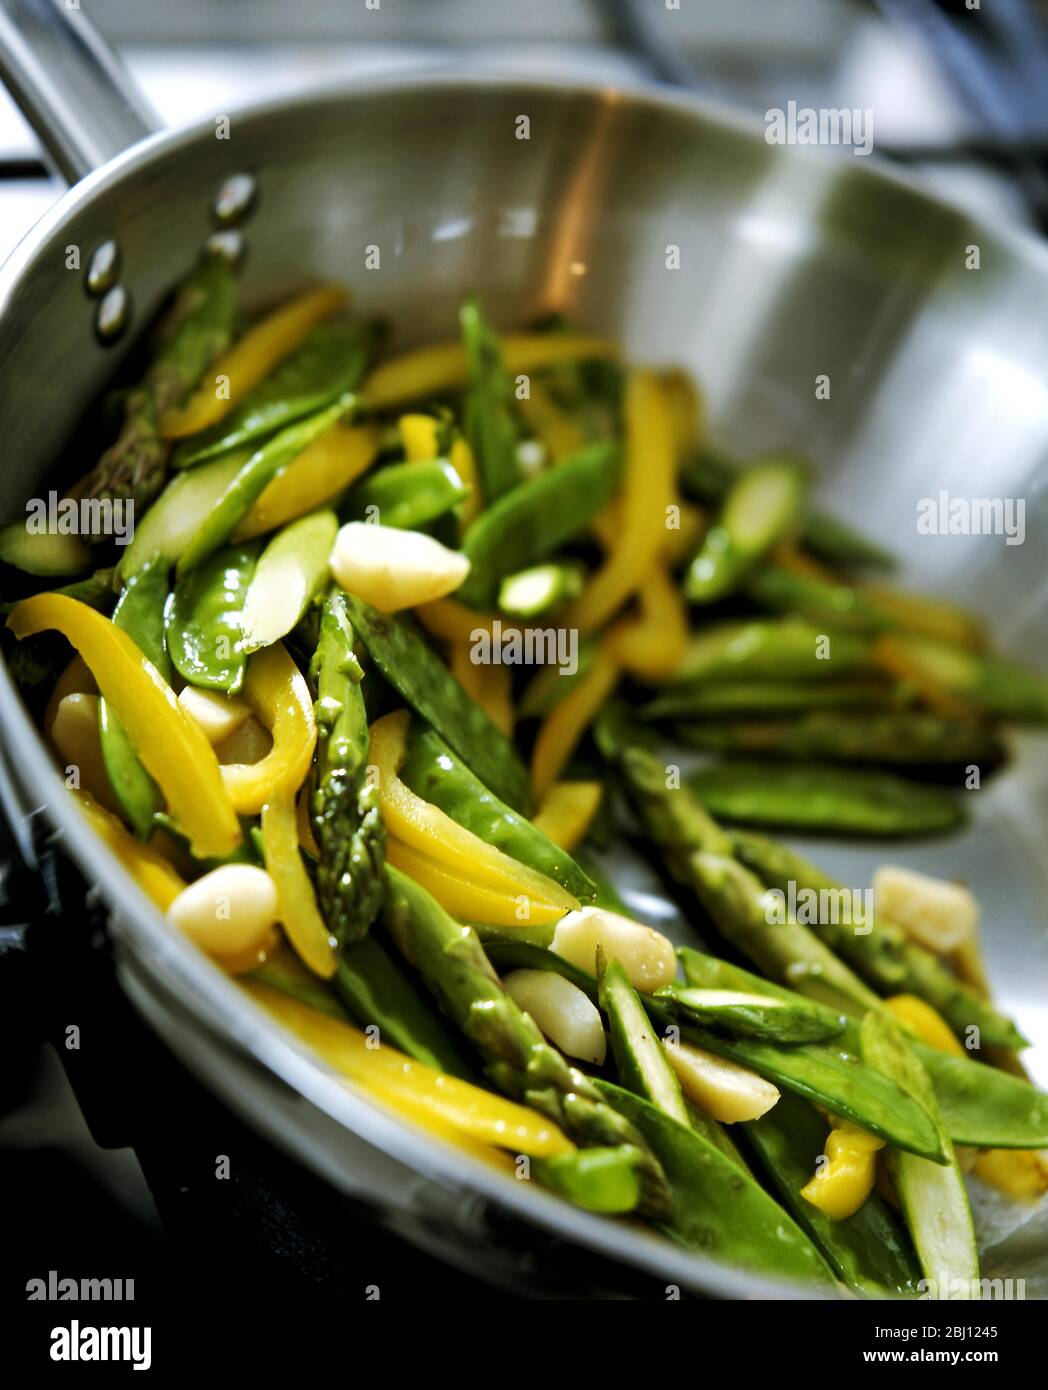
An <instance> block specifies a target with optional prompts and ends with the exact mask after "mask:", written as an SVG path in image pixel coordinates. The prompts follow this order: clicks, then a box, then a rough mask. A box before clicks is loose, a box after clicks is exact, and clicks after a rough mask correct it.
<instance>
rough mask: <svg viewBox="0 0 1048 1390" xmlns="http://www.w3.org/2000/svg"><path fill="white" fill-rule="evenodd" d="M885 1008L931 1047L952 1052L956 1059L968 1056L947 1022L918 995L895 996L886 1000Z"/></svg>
mask: <svg viewBox="0 0 1048 1390" xmlns="http://www.w3.org/2000/svg"><path fill="white" fill-rule="evenodd" d="M884 1007H885V1008H886V1009H887V1010H888V1012H889V1013H890V1014H891V1015H892V1016H893V1017H894V1018H897V1019H898V1020H899V1022H900V1023H902V1024H904V1025H905V1027H907V1028H909V1030H910V1032H911V1033H915V1034H916V1035H917V1037H919V1038H920V1040H921V1042H923V1043H927V1045H928V1046H929V1047H937V1048H938V1049H939V1051H940V1052H952V1053H953V1055H954V1056H955V1057H965V1056H967V1053H966V1052H965V1050H964V1048H963V1047H962V1046H961V1044H960V1043H959V1042H958V1041H957V1039H956V1037H955V1036H954V1033H953V1030H952V1029H951V1028H950V1026H949V1024H948V1023H947V1022H946V1020H945V1019H944V1018H943V1017H942V1016H941V1015H940V1014H939V1013H937V1012H936V1011H935V1009H933V1008H932V1006H931V1005H930V1004H926V1003H925V1002H924V1000H923V999H920V998H918V996H917V995H916V994H893V995H892V997H891V998H890V999H885V1001H884Z"/></svg>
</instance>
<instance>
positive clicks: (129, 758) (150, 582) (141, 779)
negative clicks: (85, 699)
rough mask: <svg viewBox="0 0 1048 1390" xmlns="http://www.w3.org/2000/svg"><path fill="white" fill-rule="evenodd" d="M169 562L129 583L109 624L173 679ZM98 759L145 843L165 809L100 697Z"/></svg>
mask: <svg viewBox="0 0 1048 1390" xmlns="http://www.w3.org/2000/svg"><path fill="white" fill-rule="evenodd" d="M166 599H167V562H166V561H165V560H163V559H161V558H160V557H159V556H158V557H156V558H155V559H153V560H151V561H150V562H149V564H148V565H146V566H145V567H144V568H143V569H140V570H139V571H138V573H137V574H136V575H135V576H134V577H133V578H132V579H131V580H130V581H129V582H128V584H127V585H126V587H125V588H124V591H123V593H122V594H121V595H120V598H119V599H118V600H117V604H116V607H115V608H114V609H113V614H112V618H113V622H114V623H115V624H116V625H117V627H119V628H123V630H124V631H125V632H126V633H127V634H128V636H129V637H132V638H133V639H134V641H135V644H136V646H137V647H138V648H139V650H140V651H141V652H142V654H143V656H145V657H146V658H147V660H149V661H150V662H152V664H153V665H154V666H155V667H156V669H157V670H158V671H159V672H160V674H161V675H162V676H163V678H164V680H166V681H168V682H170V680H171V660H170V658H169V657H168V654H167V646H166V643H165V641H164V603H165V600H166ZM98 727H99V733H100V736H101V740H102V758H103V761H104V762H105V768H106V773H107V775H108V777H109V781H110V783H111V785H112V788H113V792H114V795H115V796H116V799H117V801H118V802H119V805H120V809H121V811H122V812H123V814H124V816H125V818H126V819H127V821H128V823H129V824H130V825H131V827H132V829H133V830H134V831H135V833H136V834H137V835H138V836H140V837H141V838H142V839H143V840H144V839H146V838H147V837H148V835H149V833H150V832H151V830H152V829H153V826H154V819H153V818H154V816H155V815H156V813H157V811H159V810H161V809H162V807H163V805H164V798H163V796H162V795H161V793H160V788H159V787H158V786H157V784H156V783H155V782H154V781H153V779H152V777H150V775H149V773H148V772H147V771H146V770H145V768H144V767H143V766H142V764H141V762H140V761H139V758H138V754H137V753H136V752H135V750H134V746H133V745H132V743H131V740H130V739H129V738H128V736H127V732H126V730H125V729H124V726H123V724H121V722H120V720H119V719H118V718H117V715H116V714H115V712H114V711H113V709H112V708H111V707H110V704H109V701H108V700H106V699H105V698H104V697H103V698H102V699H100V700H99V702H98Z"/></svg>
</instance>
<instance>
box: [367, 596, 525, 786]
mask: <svg viewBox="0 0 1048 1390" xmlns="http://www.w3.org/2000/svg"><path fill="white" fill-rule="evenodd" d="M346 608H347V610H348V613H349V619H350V622H351V623H352V624H353V630H354V631H355V632H356V633H357V635H358V636H359V637H360V639H361V641H362V642H363V643H364V645H365V647H367V649H368V652H369V654H370V656H371V659H372V660H373V661H374V663H375V665H376V666H377V667H378V669H379V670H380V671H381V672H382V674H383V676H385V678H386V680H387V681H389V683H390V685H392V686H394V687H395V689H396V690H398V691H399V692H400V694H401V695H402V696H403V698H404V699H405V700H406V701H407V703H408V704H409V705H410V706H411V707H412V708H413V709H414V710H416V711H417V712H418V713H419V714H420V715H421V716H422V718H423V719H425V720H426V721H427V722H428V723H429V724H431V725H432V726H433V728H434V729H435V730H436V732H437V733H438V734H439V735H440V736H441V737H442V738H443V739H444V741H445V742H446V743H447V744H448V745H449V746H450V747H451V749H452V750H453V751H454V752H455V753H457V754H458V756H459V757H460V758H461V759H462V760H463V762H464V763H465V764H466V765H467V767H469V768H471V769H472V771H473V772H475V773H476V775H477V776H478V777H479V778H480V780H481V781H482V782H483V783H484V785H485V786H487V787H490V789H491V790H492V792H494V794H495V795H496V796H497V797H499V798H500V799H501V800H502V801H505V802H508V804H509V805H510V806H512V807H513V809H514V810H516V811H522V810H525V809H526V807H527V803H528V775H527V772H526V771H525V769H524V765H523V764H522V763H521V761H520V758H519V756H518V754H517V751H516V749H515V748H514V746H513V744H512V743H511V742H510V740H509V739H508V738H507V737H506V735H505V734H504V733H502V731H501V730H500V729H498V728H497V727H496V726H495V725H494V724H493V723H492V721H491V720H490V719H489V718H488V716H487V714H486V713H485V712H484V710H482V709H481V708H480V706H479V705H478V704H477V703H476V702H475V701H474V700H472V699H471V698H470V696H469V695H468V694H467V693H466V691H465V690H464V689H463V688H462V686H461V685H460V684H459V683H458V681H457V680H456V679H455V678H454V676H452V675H451V673H450V672H449V671H448V669H447V667H446V666H445V665H444V663H443V662H442V661H441V659H440V658H439V657H438V656H437V655H436V653H435V652H434V651H433V649H432V648H431V647H429V646H427V644H426V642H425V641H424V640H423V638H422V636H421V634H420V633H419V631H418V628H417V626H416V625H415V624H414V623H413V622H412V621H411V619H409V618H407V617H406V616H404V615H402V614H394V615H391V616H389V615H385V614H382V613H379V612H377V611H376V610H375V609H374V608H372V607H371V605H370V604H367V603H365V602H364V601H363V600H362V599H358V598H355V597H353V596H352V595H351V594H347V595H346Z"/></svg>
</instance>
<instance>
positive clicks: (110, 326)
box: [95, 285, 131, 347]
mask: <svg viewBox="0 0 1048 1390" xmlns="http://www.w3.org/2000/svg"><path fill="white" fill-rule="evenodd" d="M130 318H131V296H130V295H129V294H128V292H127V290H125V289H124V287H123V285H114V286H113V288H112V289H111V290H107V292H106V293H105V295H104V296H103V297H102V298H101V299H100V300H99V301H98V308H97V309H96V310H95V336H96V337H97V339H98V341H99V342H100V343H102V344H104V345H105V346H106V347H108V346H109V344H110V343H115V342H116V340H117V339H118V338H119V337H120V335H121V334H122V333H123V331H124V329H125V328H126V327H127V325H128V322H129V321H130Z"/></svg>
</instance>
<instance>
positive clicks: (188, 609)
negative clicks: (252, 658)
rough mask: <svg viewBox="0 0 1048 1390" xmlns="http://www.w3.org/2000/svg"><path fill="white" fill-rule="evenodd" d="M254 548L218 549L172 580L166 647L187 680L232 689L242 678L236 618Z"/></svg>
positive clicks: (252, 567)
mask: <svg viewBox="0 0 1048 1390" xmlns="http://www.w3.org/2000/svg"><path fill="white" fill-rule="evenodd" d="M258 551H259V546H258V544H257V543H255V544H251V545H241V546H231V547H230V548H229V549H228V550H220V551H219V552H218V554H216V555H212V556H210V557H209V558H208V559H207V560H206V561H205V562H204V563H203V564H201V565H200V566H198V567H197V568H196V569H194V570H191V571H190V572H189V573H188V574H186V575H185V576H184V577H183V578H181V579H179V581H178V583H177V584H176V585H175V590H174V593H173V594H172V595H171V598H170V600H169V602H168V605H167V620H166V633H167V649H168V651H169V652H170V654H171V660H172V661H173V662H174V665H175V670H176V671H178V673H179V675H180V676H182V678H183V679H184V680H187V681H188V682H189V683H190V685H199V686H202V687H203V688H205V689H207V690H221V691H223V692H224V693H225V694H226V695H235V694H236V693H237V692H238V691H239V690H240V688H241V686H242V685H243V684H244V672H245V671H246V669H247V653H246V652H245V651H244V650H243V648H242V647H241V645H240V638H241V632H242V627H241V624H242V621H243V609H244V600H245V599H246V597H247V592H248V586H249V585H250V583H251V577H252V575H253V574H254V571H255V563H256V561H257V559H258Z"/></svg>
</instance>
